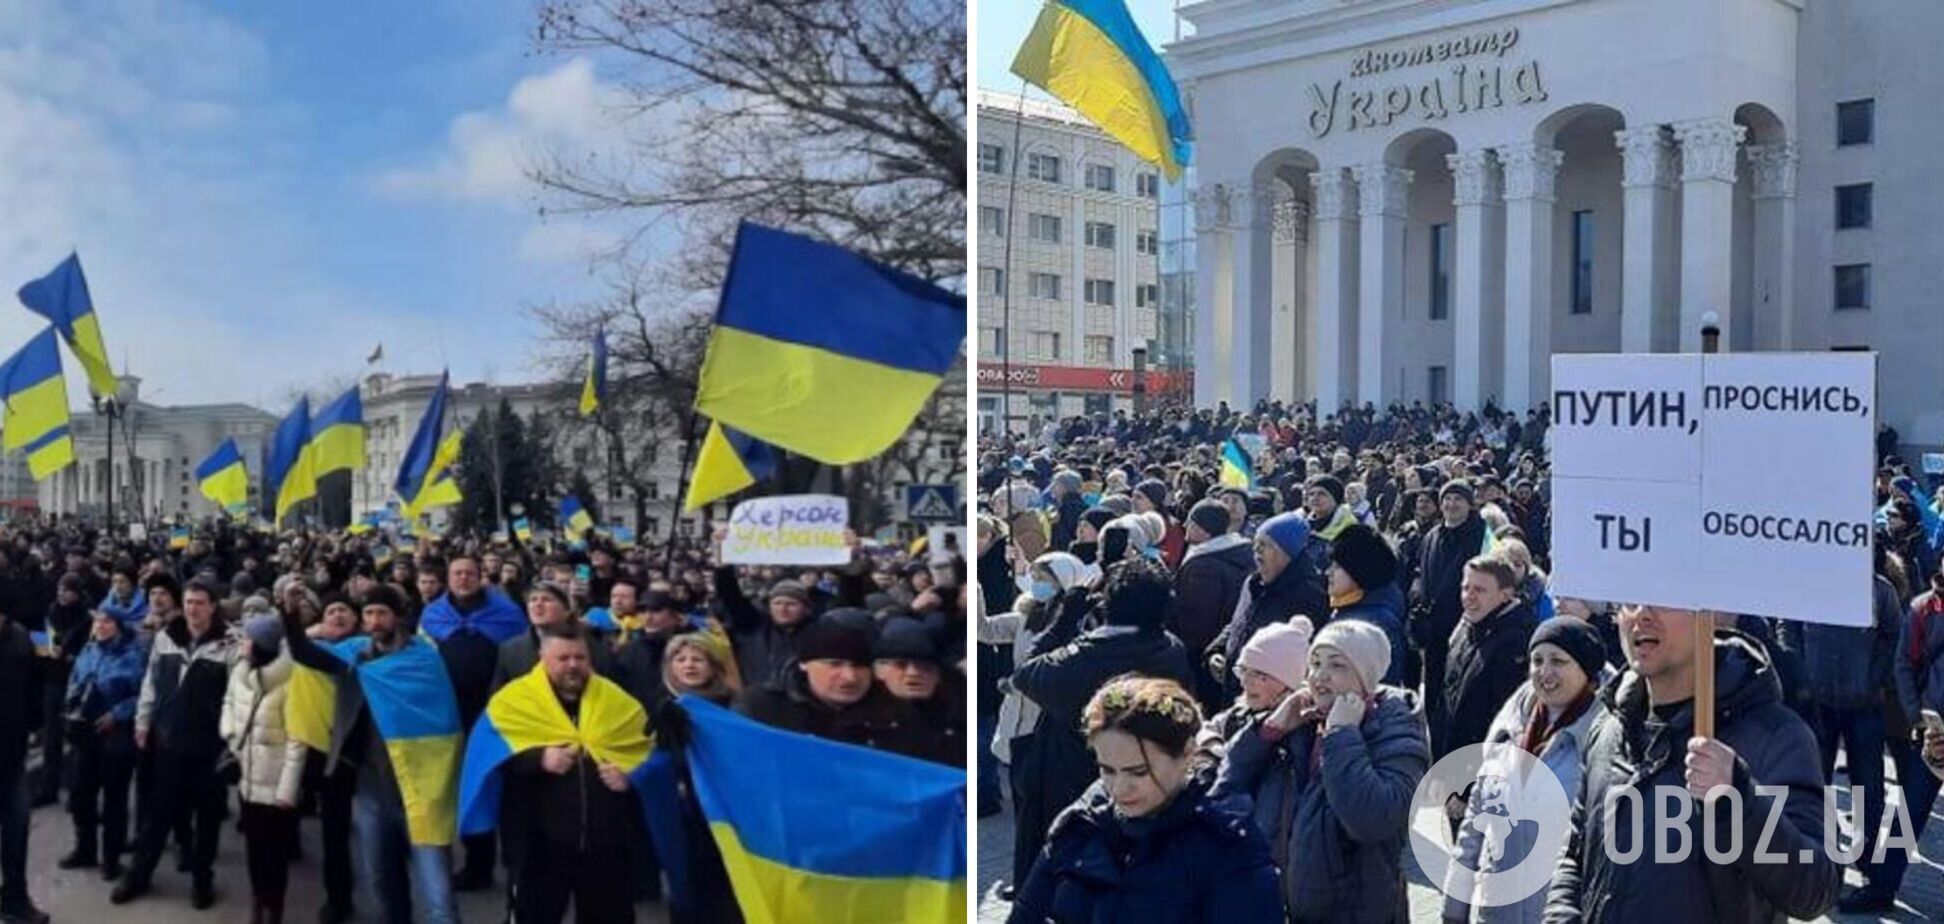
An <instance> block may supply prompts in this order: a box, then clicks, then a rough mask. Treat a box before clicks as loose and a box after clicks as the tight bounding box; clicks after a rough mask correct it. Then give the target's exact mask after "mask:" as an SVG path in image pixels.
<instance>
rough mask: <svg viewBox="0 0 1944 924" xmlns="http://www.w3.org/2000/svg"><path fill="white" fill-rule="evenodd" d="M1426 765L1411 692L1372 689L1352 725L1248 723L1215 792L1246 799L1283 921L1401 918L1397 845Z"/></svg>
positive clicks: (1405, 912)
mask: <svg viewBox="0 0 1944 924" xmlns="http://www.w3.org/2000/svg"><path fill="white" fill-rule="evenodd" d="M1318 748H1321V750H1322V753H1321V756H1320V758H1319V757H1317V756H1316V755H1315V752H1316V750H1317V749H1318ZM1430 766H1431V746H1430V742H1429V741H1427V740H1426V738H1425V731H1424V716H1423V715H1422V713H1420V712H1419V710H1418V706H1417V698H1416V697H1415V696H1414V695H1413V694H1411V693H1410V692H1408V691H1405V690H1400V689H1397V688H1395V687H1379V688H1378V689H1377V692H1376V694H1375V695H1374V697H1373V700H1372V702H1371V704H1370V707H1369V708H1368V709H1367V710H1365V712H1364V717H1363V721H1362V722H1360V723H1358V724H1357V726H1356V727H1354V728H1339V729H1336V730H1334V731H1328V732H1326V731H1325V730H1324V729H1323V727H1322V724H1321V723H1311V724H1309V725H1306V726H1304V727H1302V728H1299V729H1297V730H1296V731H1294V732H1291V733H1289V734H1288V735H1287V736H1285V737H1283V738H1281V739H1280V740H1272V737H1271V736H1266V735H1265V734H1264V733H1263V728H1262V724H1261V723H1260V722H1259V721H1258V722H1252V723H1250V724H1249V725H1248V726H1247V727H1245V728H1243V729H1242V731H1240V732H1238V733H1236V735H1235V737H1234V738H1232V739H1230V740H1229V747H1228V756H1227V758H1226V759H1224V760H1223V762H1222V770H1221V776H1220V782H1219V783H1218V784H1217V786H1216V791H1217V792H1219V793H1224V794H1228V793H1237V794H1246V795H1249V796H1251V797H1252V798H1253V799H1254V818H1255V820H1256V822H1257V824H1258V825H1261V826H1262V829H1263V830H1264V831H1266V832H1269V836H1270V838H1271V844H1272V846H1273V847H1274V850H1275V854H1276V856H1277V858H1278V861H1279V862H1280V864H1281V870H1282V893H1283V902H1284V905H1285V906H1286V907H1287V908H1288V916H1289V920H1291V921H1330V922H1357V921H1368V922H1391V921H1407V920H1409V919H1410V907H1409V903H1408V900H1407V898H1406V896H1405V891H1404V868H1403V853H1404V843H1405V838H1406V837H1408V836H1409V825H1410V810H1411V798H1412V794H1413V793H1415V792H1416V791H1417V785H1418V781H1419V780H1421V779H1423V777H1424V774H1425V772H1426V771H1427V770H1428V769H1430ZM1255 920H1263V919H1255Z"/></svg>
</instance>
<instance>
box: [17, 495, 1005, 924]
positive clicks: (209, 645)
mask: <svg viewBox="0 0 1944 924" xmlns="http://www.w3.org/2000/svg"><path fill="white" fill-rule="evenodd" d="M168 535H169V534H168V531H166V530H153V531H151V536H153V537H154V538H152V539H149V540H142V541H136V540H130V539H126V538H122V537H121V536H118V535H111V534H108V533H106V532H105V531H103V530H100V529H98V528H95V527H94V526H91V525H89V524H87V523H83V522H77V521H62V522H39V521H30V522H20V523H15V524H13V525H9V526H0V922H7V924H15V922H28V924H38V922H45V921H47V920H49V917H48V915H47V914H45V913H44V912H42V911H40V910H39V909H38V908H37V907H36V906H35V904H34V902H33V901H32V899H31V897H30V895H29V888H28V886H29V882H28V879H27V874H26V869H27V856H28V851H29V839H28V830H29V820H30V819H29V816H30V813H31V812H32V811H33V810H35V809H40V808H42V807H47V809H48V811H54V810H55V809H54V808H53V806H55V805H57V804H59V803H61V802H62V800H65V808H66V810H67V813H68V814H69V816H70V817H71V819H72V826H71V830H72V834H71V840H70V841H69V842H68V843H67V844H65V845H49V844H47V843H46V841H47V839H48V833H47V832H48V831H49V830H58V829H50V828H49V827H47V826H45V825H44V826H43V828H42V831H41V832H40V833H38V834H37V835H36V838H35V840H36V841H37V842H36V843H34V844H33V845H32V848H33V849H35V850H51V849H59V850H62V851H63V855H62V856H61V858H60V859H59V866H60V867H61V868H62V869H67V870H95V871H98V872H99V874H100V876H101V878H102V879H103V880H106V881H107V884H105V885H104V886H103V888H105V889H110V890H111V894H110V899H111V901H112V902H114V903H115V904H118V905H119V904H124V903H128V902H132V901H136V900H137V899H140V898H142V897H143V896H144V895H147V894H148V893H150V892H151V891H152V890H153V889H156V888H158V887H159V886H160V881H161V879H162V878H163V877H161V876H159V875H158V870H159V869H160V868H161V867H162V866H163V865H164V861H165V857H166V856H167V855H170V854H171V847H173V848H174V849H173V860H174V867H173V869H174V870H175V871H176V872H177V873H179V874H181V877H182V879H183V880H184V881H185V882H186V884H187V885H188V890H187V897H188V901H189V902H190V904H191V905H193V906H194V907H195V908H197V909H203V908H209V907H211V906H212V905H213V904H215V903H216V902H217V901H218V898H219V893H218V889H217V882H216V870H215V859H216V856H217V845H218V841H219V840H220V838H221V837H222V836H223V831H224V829H225V828H226V827H229V826H230V825H232V824H234V825H235V826H236V827H238V828H239V829H240V830H241V832H242V836H243V839H244V843H245V846H246V856H247V860H248V863H247V866H248V879H249V891H250V899H249V904H250V907H251V911H250V920H251V921H252V922H253V924H258V922H279V921H282V920H283V919H284V914H285V911H286V908H285V905H286V901H285V893H286V888H287V884H288V880H289V869H290V866H291V864H292V863H293V862H294V861H296V860H298V859H300V858H301V857H300V854H301V853H302V851H301V850H300V846H299V845H300V843H301V841H302V837H301V833H300V832H301V829H302V828H303V827H304V826H305V824H306V820H307V819H311V818H315V819H316V822H317V825H316V827H317V832H318V833H317V835H316V840H315V841H314V843H315V844H316V845H317V847H316V850H317V853H318V854H319V855H320V859H321V863H322V879H323V883H324V892H325V901H324V904H323V906H322V907H321V908H317V909H300V911H299V913H301V914H304V915H306V916H308V915H310V914H315V915H316V917H317V919H318V920H319V921H321V922H325V924H331V922H338V921H347V920H351V919H352V918H353V917H354V915H359V914H362V915H364V916H365V917H367V918H369V919H374V920H386V921H392V922H410V921H412V920H414V917H415V909H416V914H417V916H418V919H420V920H425V921H451V920H457V918H458V912H457V907H456V903H455V899H454V892H455V891H477V890H489V889H493V888H495V884H496V883H498V884H499V886H500V887H501V888H503V889H504V890H505V895H506V909H507V914H508V916H509V917H511V918H512V919H517V920H520V921H522V922H525V921H549V920H552V921H558V920H561V919H562V918H563V916H564V914H565V912H566V908H567V906H568V904H569V900H570V898H571V900H572V902H573V904H574V906H575V907H576V908H577V909H578V910H577V914H578V916H579V917H578V919H579V920H581V921H584V922H587V921H601V922H608V921H628V920H632V919H633V907H634V904H635V903H636V902H639V901H649V900H655V899H656V898H658V897H659V896H661V895H662V893H663V890H664V887H665V883H664V881H663V879H662V877H661V873H660V870H661V869H663V868H664V864H663V863H661V862H659V861H658V859H657V855H658V850H666V849H668V848H667V845H657V844H656V843H654V838H652V837H651V836H650V835H649V832H648V830H647V826H646V825H643V824H639V823H637V820H638V818H639V813H638V812H635V811H632V810H630V809H629V808H628V805H629V804H630V797H627V796H626V795H625V794H626V791H627V788H628V786H629V785H630V783H629V780H628V778H627V777H626V776H624V775H622V774H621V773H620V772H618V771H617V770H616V769H615V768H613V767H611V766H607V765H597V764H595V763H594V761H593V758H592V757H591V756H590V755H588V754H586V753H581V752H578V751H576V750H574V749H572V748H565V747H548V748H544V749H540V748H536V749H534V751H533V753H532V754H524V753H523V754H519V755H515V756H514V759H513V761H512V762H511V763H509V765H508V771H507V772H508V774H509V777H510V779H509V782H508V784H507V792H508V793H509V796H508V798H507V804H508V806H509V808H508V809H507V811H506V812H505V813H504V815H503V817H502V818H501V822H500V824H499V828H498V831H497V832H496V833H495V834H487V835H483V836H473V837H467V838H464V839H463V841H460V842H455V844H454V846H452V847H450V848H447V847H431V846H425V845H421V844H417V843H413V842H412V839H411V838H408V836H407V827H408V820H407V819H406V818H405V813H406V810H405V808H404V807H403V800H402V799H401V778H402V777H403V776H404V775H405V774H404V772H403V771H404V770H405V768H401V767H394V766H393V765H392V759H391V757H390V756H389V754H388V753H387V749H386V746H385V743H384V742H383V741H382V740H381V736H380V734H379V733H378V731H377V730H376V728H375V726H374V721H373V718H372V717H373V712H372V710H371V708H369V704H368V703H367V701H366V694H365V693H364V692H363V691H362V690H361V689H360V686H361V684H360V682H359V680H358V678H359V677H360V676H361V673H360V672H359V670H358V669H357V666H356V664H357V663H360V662H364V661H375V660H376V659H380V658H387V657H394V656H396V655H397V654H398V653H400V652H407V651H410V650H411V649H413V648H414V647H415V646H430V647H431V648H432V649H433V650H436V653H437V658H436V659H435V660H433V661H430V662H429V663H433V664H437V665H439V666H441V667H442V668H443V670H442V672H440V673H439V677H440V678H441V679H440V681H439V682H441V683H448V684H449V685H450V687H451V692H452V697H453V701H455V702H456V703H457V705H458V711H459V712H460V715H461V720H462V723H463V727H464V728H466V729H471V728H473V727H474V726H473V723H474V722H475V721H476V720H477V719H478V718H479V716H480V714H481V713H482V712H484V711H485V710H486V709H487V707H488V704H489V703H490V702H491V701H492V700H493V698H494V697H495V696H496V695H497V692H498V691H499V690H500V689H501V688H503V687H505V686H506V685H507V684H509V683H511V682H513V681H515V680H518V679H520V678H522V677H524V676H526V675H528V674H530V673H538V672H544V673H545V674H546V678H547V680H548V682H549V684H550V687H551V689H552V690H553V692H554V693H555V695H556V697H557V698H558V699H559V701H560V702H561V704H562V706H563V708H564V709H565V710H566V711H567V714H568V715H569V716H573V715H576V714H577V712H576V707H575V703H576V702H577V701H578V698H579V696H580V694H581V692H582V691H584V690H586V688H587V684H588V682H589V678H590V676H593V675H599V676H601V677H605V678H607V680H609V681H612V683H613V684H616V685H618V687H619V689H621V690H623V691H625V693H626V695H627V696H629V697H632V698H633V699H634V700H635V701H637V702H638V703H639V704H640V705H641V706H642V707H643V712H644V715H645V716H646V720H647V725H648V728H647V729H646V731H647V732H648V733H650V734H658V735H659V736H660V743H661V746H664V747H673V749H674V751H675V753H676V754H677V755H678V757H679V754H680V750H681V749H680V741H681V737H682V735H683V734H684V733H685V729H686V726H687V723H686V721H684V718H685V717H684V715H683V714H682V710H681V707H680V706H679V705H678V704H677V702H676V700H677V698H678V697H679V696H682V695H693V696H696V697H700V698H703V699H707V700H710V701H713V702H715V703H717V704H720V705H724V706H731V707H733V708H735V709H736V710H737V711H739V712H742V713H743V714H745V715H748V716H750V717H753V718H754V719H756V720H758V721H760V722H763V723H766V724H768V725H771V726H775V727H779V728H783V729H787V730H789V731H793V732H799V733H803V734H809V735H815V736H818V737H821V738H825V739H830V740H835V741H841V742H845V743H849V744H854V745H860V746H863V747H868V748H874V749H880V750H884V751H890V752H895V753H899V754H903V755H907V756H910V757H915V758H920V759H924V760H929V761H935V762H939V763H943V764H949V765H955V766H962V765H963V763H964V759H965V753H966V734H965V728H964V724H965V723H964V716H965V712H966V699H965V696H966V690H965V679H964V668H963V660H964V647H965V643H964V639H965V638H966V636H967V634H968V633H967V629H966V625H965V619H966V602H965V599H964V595H965V593H966V588H967V587H968V586H969V581H968V580H967V579H966V575H965V571H966V564H965V562H964V560H963V559H962V558H960V557H958V556H956V555H952V554H949V553H947V552H946V551H944V550H933V551H927V550H924V549H922V548H915V549H913V548H891V547H878V546H875V545H874V544H873V545H867V544H861V543H856V542H855V541H853V562H852V564H851V565H850V566H848V567H842V568H828V569H822V568H819V569H804V570H801V571H799V570H796V569H791V570H789V571H788V572H787V573H786V572H785V570H783V569H778V568H738V567H734V566H727V565H722V566H718V565H716V564H715V561H716V556H715V554H714V549H713V548H710V547H709V546H708V544H707V543H706V542H700V543H689V542H684V543H682V544H680V545H678V546H675V547H673V549H672V556H670V557H664V550H663V549H661V548H653V549H650V548H630V549H625V550H624V549H619V548H616V547H614V546H613V545H612V544H610V543H609V542H608V541H607V540H605V539H604V538H598V537H597V538H593V539H590V540H588V541H585V542H577V543H573V544H571V545H570V544H568V543H566V542H564V541H563V542H561V543H559V547H558V549H557V550H552V549H550V550H545V551H543V550H539V549H535V548H530V547H527V546H524V545H521V544H519V543H517V542H514V543H509V542H507V541H495V540H487V539H483V538H480V537H474V536H458V535H455V536H450V537H447V538H444V539H439V538H430V537H421V538H417V539H415V540H407V539H401V538H399V537H393V536H389V535H387V534H383V533H366V534H364V535H356V536H354V535H349V534H347V533H343V532H337V533H327V532H285V533H282V534H272V533H268V532H264V531H259V530H252V529H246V528H241V527H236V526H232V525H229V524H223V523H212V524H207V525H206V528H205V529H204V530H201V531H199V532H198V533H197V534H196V535H195V536H194V537H193V538H192V539H191V540H190V541H189V542H188V543H187V544H186V546H181V547H175V546H179V545H181V543H173V544H172V543H171V542H170V541H169V538H168ZM717 541H718V542H719V541H720V538H719V537H718V540H717ZM358 639H363V640H367V641H368V644H361V646H360V647H357V648H354V649H350V650H356V651H359V652H361V653H360V654H358V655H357V661H356V662H347V661H345V660H342V659H341V656H337V655H333V654H331V653H327V652H326V650H325V649H326V646H334V645H339V644H341V643H344V642H346V641H347V640H358ZM299 665H301V666H303V667H307V668H311V669H315V670H318V671H321V672H323V673H325V674H329V675H336V676H338V678H339V680H338V681H337V683H336V684H335V711H334V713H333V719H332V721H331V727H330V740H329V749H328V750H327V751H316V750H312V749H311V748H310V747H307V746H306V745H305V744H303V743H300V742H299V741H298V740H297V739H296V737H295V736H294V735H293V734H292V731H293V730H292V729H291V728H287V727H286V716H287V715H288V714H289V713H288V711H287V710H286V708H285V706H286V703H287V702H288V700H289V698H290V696H291V695H292V690H293V680H292V678H293V674H294V673H295V672H296V670H297V669H298V666H299ZM374 695H375V694H374ZM462 752H463V751H462ZM576 770H579V771H582V772H575V771H576ZM686 772H687V771H686V769H678V775H679V776H680V778H681V779H682V781H683V782H682V785H681V786H680V787H679V790H678V791H679V792H680V793H681V801H682V803H683V805H682V811H683V814H684V818H683V827H685V828H687V829H689V836H687V837H685V838H683V839H682V844H684V845H686V847H685V849H686V850H687V852H688V854H689V855H688V856H687V857H686V858H685V862H683V863H681V864H669V865H671V866H680V867H685V868H687V869H689V870H691V874H690V880H691V881H690V882H689V891H690V892H691V893H692V894H693V895H694V896H695V901H693V902H692V903H690V907H688V908H671V909H670V915H671V917H670V919H671V920H675V921H683V920H694V921H706V922H722V921H740V920H741V919H742V916H741V914H740V912H739V910H738V907H737V903H736V901H735V899H734V896H733V893H732V891H731V889H730V885H729V881H728V878H727V876H726V874H725V872H724V870H723V868H722V861H721V859H720V857H719V856H717V855H716V853H715V849H714V846H713V843H712V840H711V838H710V837H709V836H708V829H707V825H706V822H705V821H704V820H703V819H702V816H701V814H700V808H699V806H698V805H697V803H696V802H695V798H694V794H693V790H692V787H691V786H690V785H688V783H687V778H686ZM452 785H453V786H454V787H457V786H458V785H459V781H458V780H457V779H454V780H453V781H452ZM418 795H423V794H418ZM435 795H436V794H435ZM445 795H446V796H448V797H449V796H450V795H451V794H445ZM616 800H619V801H618V802H617V801H616ZM575 806H579V807H580V809H587V808H590V807H592V808H594V810H592V811H584V810H580V809H575V808H574V807H575ZM231 900H232V901H240V900H239V899H231Z"/></svg>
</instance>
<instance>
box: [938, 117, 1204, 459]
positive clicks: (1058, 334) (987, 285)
mask: <svg viewBox="0 0 1944 924" xmlns="http://www.w3.org/2000/svg"><path fill="white" fill-rule="evenodd" d="M1022 106H1023V109H1022ZM1022 112H1023V113H1024V116H1025V118H1024V121H1023V123H1022V122H1021V120H1020V114H1021V113H1022ZM1015 133H1016V134H1017V139H1015ZM1015 155H1017V157H1015ZM1015 160H1016V161H1017V162H1016V163H1015ZM978 183H979V214H978V218H977V221H976V226H977V227H976V229H975V230H976V233H977V235H978V286H979V312H978V317H979V345H978V350H979V352H978V371H979V389H980V398H979V416H980V425H981V428H982V429H985V428H991V427H993V426H996V425H997V423H998V419H999V416H1000V415H1001V414H1002V413H1009V414H1010V417H1011V420H1012V423H1013V427H1014V429H1016V430H1023V429H1026V428H1027V426H1028V425H1029V424H1030V423H1031V422H1033V421H1037V420H1038V419H1040V418H1043V417H1046V416H1060V417H1066V416H1071V415H1074V414H1082V413H1086V414H1092V413H1102V412H1106V411H1109V410H1112V409H1117V408H1118V409H1125V408H1127V407H1130V406H1131V405H1132V401H1133V394H1134V390H1133V375H1132V372H1133V367H1134V351H1135V350H1136V349H1141V350H1146V351H1148V355H1149V356H1150V357H1151V358H1152V357H1154V356H1155V355H1156V354H1157V353H1159V352H1160V351H1161V350H1163V349H1166V347H1165V346H1164V345H1163V344H1160V343H1158V342H1157V340H1158V339H1159V338H1160V337H1161V334H1162V325H1161V321H1160V284H1159V279H1160V262H1159V259H1158V257H1159V254H1160V246H1161V236H1160V229H1159V227H1158V219H1157V214H1158V208H1157V201H1158V199H1159V193H1160V174H1159V173H1158V172H1157V171H1156V170H1155V168H1154V167H1153V166H1151V165H1149V164H1146V163H1144V162H1142V161H1140V160H1139V159H1137V158H1136V157H1135V156H1134V155H1133V153H1132V152H1130V151H1128V150H1127V149H1126V148H1124V147H1122V146H1121V145H1120V144H1119V143H1118V142H1115V141H1114V140H1113V139H1111V138H1109V137H1108V136H1107V135H1106V133H1104V132H1102V131H1100V130H1099V129H1097V128H1094V127H1093V126H1092V125H1091V124H1090V123H1088V122H1087V121H1086V120H1085V119H1083V118H1081V117H1080V116H1079V115H1078V114H1077V113H1075V112H1074V111H1073V110H1071V109H1068V108H1067V107H1065V106H1061V105H1058V104H1055V103H1048V102H1043V101H1039V100H1033V99H1025V100H1022V99H1021V98H1020V97H1019V96H1018V95H1017V94H1001V93H995V92H991V91H981V92H980V93H979V175H978ZM1015 183H1017V189H1015V188H1014V185H1015ZM1008 244H1010V252H1009V249H1008ZM1008 290H1010V300H1011V304H1010V305H1007V303H1006V302H1007V298H1008ZM1008 322H1010V331H1008ZM1177 326H1178V327H1179V325H1177ZM1008 334H1009V336H1008ZM1002 338H1003V339H1004V341H1005V342H1004V343H1002ZM1008 347H1009V349H1008ZM1009 379H1010V382H1011V386H1012V387H1011V391H1012V398H1011V407H1010V409H1005V408H1004V404H1005V401H1004V400H1003V399H1002V398H1001V392H1002V391H1003V390H1004V386H1005V383H1006V382H1007V381H1008V380H1009ZM1148 384H1149V388H1150V389H1151V390H1157V389H1158V388H1159V387H1161V386H1163V385H1165V384H1166V382H1165V381H1164V379H1163V376H1162V375H1161V374H1160V373H1159V372H1157V373H1154V374H1152V375H1151V376H1150V380H1149V383H1148Z"/></svg>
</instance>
